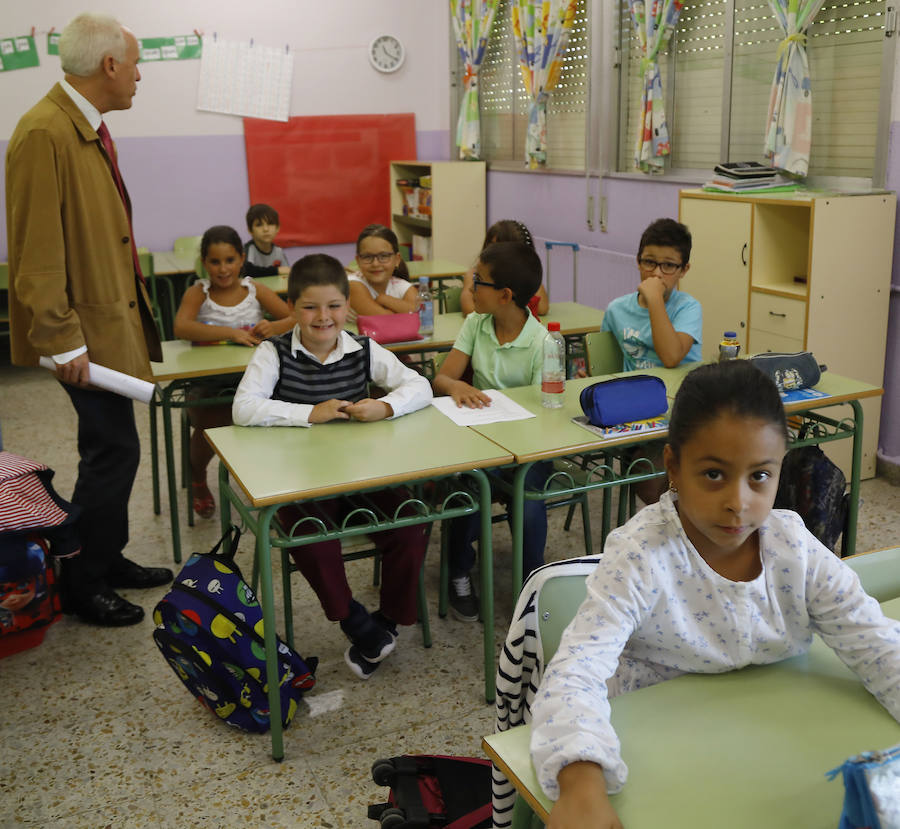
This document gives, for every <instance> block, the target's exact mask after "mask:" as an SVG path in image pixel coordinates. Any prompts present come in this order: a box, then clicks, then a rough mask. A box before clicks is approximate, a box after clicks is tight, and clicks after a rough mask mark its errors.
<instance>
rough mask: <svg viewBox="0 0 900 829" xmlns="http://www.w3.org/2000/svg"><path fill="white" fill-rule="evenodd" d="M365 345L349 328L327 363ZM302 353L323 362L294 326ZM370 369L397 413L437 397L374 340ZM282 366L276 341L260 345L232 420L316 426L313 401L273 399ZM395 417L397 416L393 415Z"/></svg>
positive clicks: (294, 336)
mask: <svg viewBox="0 0 900 829" xmlns="http://www.w3.org/2000/svg"><path fill="white" fill-rule="evenodd" d="M361 348H362V346H361V345H360V344H359V343H358V342H357V341H356V340H354V339H353V337H351V336H350V334H348V333H347V332H346V331H342V332H341V335H340V337H338V341H337V345H336V347H335V348H334V350H333V351H332V352H331V353H330V354H329V355H328V357H326V358H325V362H324V363H323V365H329V364H331V363H335V362H337V361H338V360H341V359H343V357H344V355H345V354H349V353H351V352H353V351H359V350H360V349H361ZM297 351H302V352H303V353H304V354H306V355H307V356H308V357H311V358H312V359H313V360H316V362H321V361H320V360H318V358H316V357H315V356H314V355H312V354H311V353H310V352H309V351H308V350H307V349H306V348H304V347H303V345H302V344H301V342H300V333H299V331H298V329H297V326H296V325H295V326H294V330H293V333H292V334H291V353H293V354H295V355H296V353H297ZM369 367H370V375H371V378H372V382H373V383H375V385H377V386H379V387H380V388H382V389H385V390H386V391H387V392H388V393H387V394H386V395H385V396H384V397H382V398H380V400H382V401H383V402H384V403H387V404H389V405H390V407H391V408H392V409H393V410H394V414H393V417H400V416H402V415H405V414H409V413H410V412H415V411H417V410H418V409H424V408H425V407H426V406H427V405H428V404H429V403H431V400H432V391H431V385H430V384H429V382H428V381H427V380H426V379H425V378H424V377H423V376H422V375H421V374H418V373H416V372H415V371H413V370H412V369H411V368H409V367H407V366H405V365H403V363H401V362H400V360H398V359H397V357H396V356H395V355H394V354H392V353H391V352H390V351H388V350H387V349H386V348H384V347H382V346H380V345H379V344H378V343H376V342H375V341H374V340H369ZM279 374H280V366H279V360H278V352H277V351H276V350H275V346H274V345H272V343H270V342H263V343H260V344H259V345H258V346H257V347H256V351H255V353H254V354H253V357H252V358H251V360H250V364H249V365H248V366H247V369H246V371H245V372H244V376H243V378H242V379H241V382H240V385H239V386H238V388H237V391H236V392H235V395H234V402H233V403H232V406H231V417H232V420H233V421H234V422H235V424H237V425H238V426H311V425H312V424H311V423H310V422H309V415H310V412H311V411H312V409H313V407H312V406H311V405H309V404H307V403H288V402H286V401H284V400H273V399H272V392H273V391H274V389H275V385H276V383H277V382H278V377H279ZM392 419H393V418H392Z"/></svg>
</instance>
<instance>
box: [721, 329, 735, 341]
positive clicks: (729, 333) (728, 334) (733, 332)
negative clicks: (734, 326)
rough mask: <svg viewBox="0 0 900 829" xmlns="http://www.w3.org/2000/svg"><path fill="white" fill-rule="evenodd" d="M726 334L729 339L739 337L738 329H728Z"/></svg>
mask: <svg viewBox="0 0 900 829" xmlns="http://www.w3.org/2000/svg"><path fill="white" fill-rule="evenodd" d="M724 336H725V337H726V338H727V339H729V340H733V339H734V338H735V337H737V332H736V331H726V332H725V334H724Z"/></svg>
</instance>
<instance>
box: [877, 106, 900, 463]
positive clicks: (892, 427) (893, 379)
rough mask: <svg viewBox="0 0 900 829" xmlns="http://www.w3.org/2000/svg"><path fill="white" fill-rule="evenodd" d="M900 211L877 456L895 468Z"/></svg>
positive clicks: (899, 435) (895, 186)
mask: <svg viewBox="0 0 900 829" xmlns="http://www.w3.org/2000/svg"><path fill="white" fill-rule="evenodd" d="M886 187H887V189H888V190H894V191H895V192H896V191H900V123H898V122H896V121H895V122H893V123H892V124H891V135H890V141H889V143H888V168H887V182H886ZM898 250H900V211H898V214H897V224H896V226H895V227H894V266H893V269H892V271H891V283H892V289H891V294H890V299H889V300H888V301H889V302H890V304H891V310H890V316H889V318H888V332H887V354H886V357H885V361H884V399H883V400H882V403H881V431H880V432H879V434H878V455H879V457H881V458H883V459H884V460H886V461H889V462H890V463H892V464H894V465H900V256H898V255H897V252H898Z"/></svg>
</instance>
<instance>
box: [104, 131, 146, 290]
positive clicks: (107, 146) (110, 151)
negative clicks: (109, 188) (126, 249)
mask: <svg viewBox="0 0 900 829" xmlns="http://www.w3.org/2000/svg"><path fill="white" fill-rule="evenodd" d="M97 135H99V136H100V141H101V143H102V144H103V149H104V150H106V155H107V157H108V158H109V164H110V168H111V169H112V174H113V181H115V183H116V189H117V190H118V191H119V196H120V197H121V199H122V206H123V207H124V208H125V215H126V216H128V230H129V232H130V238H131V259H132V261H133V262H134V272H135V274H137V276H138V277H139V278H140V280H141V282H144V274H143V273H141V262H140V259H138V253H137V246H136V245H135V244H134V228H133V227H132V226H131V209H130V208H129V206H128V199H127V198H126V196H125V185H124V184H123V183H122V174H121V173H120V172H119V165H118V163H117V161H116V148H115V147H114V146H113V141H112V136H110V134H109V129H107V126H106V124H105V123H103V122H102V121H101V122H100V126H99V127H98V128H97Z"/></svg>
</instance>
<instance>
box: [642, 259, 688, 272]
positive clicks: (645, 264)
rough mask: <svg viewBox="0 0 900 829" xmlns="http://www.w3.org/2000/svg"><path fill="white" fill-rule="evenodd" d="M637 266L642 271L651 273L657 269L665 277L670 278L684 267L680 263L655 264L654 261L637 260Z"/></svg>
mask: <svg viewBox="0 0 900 829" xmlns="http://www.w3.org/2000/svg"><path fill="white" fill-rule="evenodd" d="M638 265H640V268H641V270H642V271H647V272H648V273H652V272H653V271H655V270H656V269H657V268H659V269H660V270H661V271H662V272H663V273H664V274H665V275H666V276H671V275H672V274H673V273H675V272H676V271H680V270H681V269H682V268H683V267H684V265H683V264H682V263H681V262H657V261H656V260H655V259H638Z"/></svg>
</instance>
